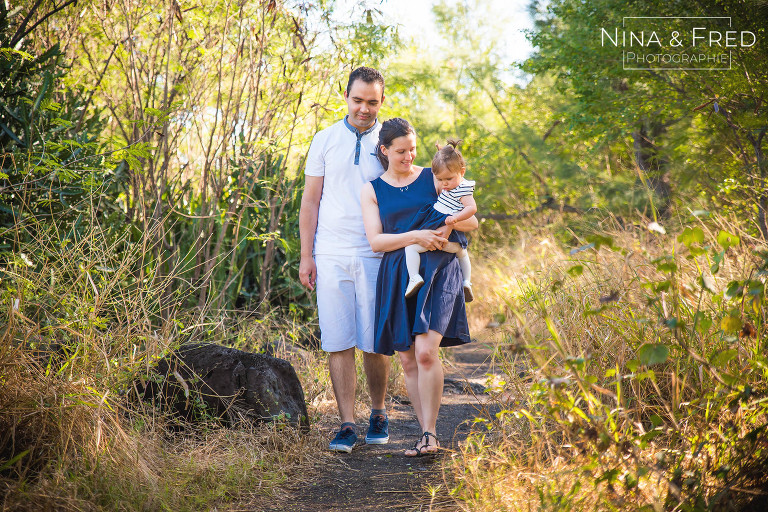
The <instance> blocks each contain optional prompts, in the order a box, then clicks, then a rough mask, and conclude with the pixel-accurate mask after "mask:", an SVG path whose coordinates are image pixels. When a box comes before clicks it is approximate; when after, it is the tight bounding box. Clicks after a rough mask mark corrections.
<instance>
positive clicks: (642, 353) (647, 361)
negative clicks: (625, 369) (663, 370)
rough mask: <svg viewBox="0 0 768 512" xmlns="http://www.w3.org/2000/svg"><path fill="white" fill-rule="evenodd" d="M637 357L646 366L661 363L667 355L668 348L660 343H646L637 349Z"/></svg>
mask: <svg viewBox="0 0 768 512" xmlns="http://www.w3.org/2000/svg"><path fill="white" fill-rule="evenodd" d="M637 357H638V359H640V362H641V363H643V364H644V365H646V366H651V365H654V364H661V363H663V362H665V361H666V360H667V358H668V357H669V348H668V347H667V346H666V345H664V344H662V343H646V344H644V345H643V346H642V347H640V349H639V350H638V351H637Z"/></svg>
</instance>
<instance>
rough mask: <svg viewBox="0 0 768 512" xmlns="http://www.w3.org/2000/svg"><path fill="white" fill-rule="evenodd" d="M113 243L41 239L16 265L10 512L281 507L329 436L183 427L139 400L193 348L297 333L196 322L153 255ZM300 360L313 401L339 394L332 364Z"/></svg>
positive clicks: (6, 465)
mask: <svg viewBox="0 0 768 512" xmlns="http://www.w3.org/2000/svg"><path fill="white" fill-rule="evenodd" d="M109 239H110V238H109V234H108V233H104V232H100V231H99V230H98V229H94V230H93V231H92V232H90V233H89V234H88V235H87V236H84V237H82V238H81V239H80V240H79V241H78V242H76V243H68V244H59V243H58V242H56V240H58V238H57V236H56V234H55V233H50V232H46V233H40V236H39V237H38V239H37V244H36V246H34V247H29V248H25V249H23V252H25V256H24V258H19V259H17V260H15V261H8V262H6V263H5V265H4V266H3V268H2V272H3V290H2V304H3V310H2V311H0V317H2V318H1V320H0V324H2V325H3V327H0V382H1V383H2V384H1V385H0V489H2V491H0V497H1V498H0V503H2V509H3V510H161V509H165V510H201V509H211V508H218V509H222V508H227V507H228V506H232V505H234V504H237V503H248V504H251V505H253V506H256V507H257V504H258V503H265V502H269V501H271V500H277V499H281V497H282V494H281V493H283V492H284V491H282V490H281V489H283V487H284V484H285V482H286V481H287V480H288V479H289V478H291V477H292V476H293V475H298V474H301V475H302V477H303V478H305V477H306V475H307V474H308V473H311V472H312V471H313V469H314V468H315V467H316V465H317V464H318V463H319V462H322V461H323V460H324V455H322V447H323V445H324V442H325V436H324V435H322V434H321V433H320V432H319V431H318V430H317V429H312V430H311V431H310V432H309V433H300V432H299V431H297V430H295V429H292V428H290V427H288V426H285V425H263V426H260V427H256V426H253V425H244V424H241V425H235V426H232V427H229V428H225V427H222V426H220V425H219V424H218V423H217V422H216V420H214V419H213V418H211V419H210V420H208V421H203V422H202V423H199V424H197V425H185V426H183V429H182V430H181V431H180V430H179V423H178V419H177V418H171V417H169V416H167V415H166V413H164V412H163V411H160V410H157V409H153V408H151V407H148V406H146V405H143V404H139V403H137V402H136V401H135V400H133V399H131V398H130V397H131V396H134V395H133V393H131V391H132V390H133V386H134V383H135V382H137V381H138V380H140V379H142V378H147V376H148V375H149V374H150V373H149V372H150V369H151V368H152V367H153V365H154V361H156V360H157V359H158V358H160V357H163V356H164V355H166V354H167V353H168V352H169V351H171V350H173V349H174V348H175V347H177V346H179V344H180V343H182V342H183V341H185V340H188V339H201V338H202V339H213V340H217V338H218V337H219V336H221V334H222V333H230V332H236V333H237V332H245V333H247V334H248V336H249V338H248V339H247V341H248V344H249V345H250V346H251V347H254V346H256V345H257V343H255V342H254V340H259V341H261V340H270V339H278V338H279V337H280V336H287V333H288V332H289V331H290V329H291V326H290V325H289V324H288V323H287V322H286V321H285V320H284V319H281V318H278V317H276V316H275V315H274V314H269V313H267V314H261V315H259V317H258V318H250V319H248V320H246V321H241V320H240V319H238V318H236V317H235V316H234V315H232V314H231V313H228V312H221V313H219V314H217V315H214V314H213V313H212V312H210V311H197V312H191V313H186V314H182V313H181V312H180V311H179V310H178V308H177V307H176V306H174V305H173V303H172V302H173V294H172V293H168V290H169V289H171V290H172V288H173V283H172V281H173V279H174V277H173V276H171V275H166V276H165V277H163V278H162V279H159V280H153V279H150V278H147V276H146V272H147V269H146V268H144V267H142V265H141V264H138V265H137V262H140V261H141V259H140V255H141V254H142V253H143V252H145V250H146V248H143V247H141V245H140V244H138V246H135V247H134V248H133V249H130V248H129V249H128V250H122V251H119V250H116V249H115V246H116V245H118V244H119V243H120V242H119V241H113V242H112V243H110V242H109ZM142 276H143V277H142ZM169 287H170V288H169ZM222 338H224V339H222V340H217V341H229V342H236V340H233V339H231V338H230V337H229V336H227V337H223V336H222ZM245 341H246V340H245V338H242V339H241V342H242V343H241V344H243V345H245V344H246V343H245ZM295 354H296V353H294V355H295ZM295 363H297V364H298V367H297V370H298V372H299V373H300V375H301V376H302V381H303V383H304V384H305V386H306V385H307V383H308V382H309V383H310V385H309V386H307V387H308V393H309V394H311V395H313V396H315V397H317V396H323V395H324V394H326V393H327V391H324V390H321V389H320V387H321V386H323V383H322V382H321V379H322V377H321V376H322V375H323V373H324V371H323V370H324V362H323V361H320V360H319V359H318V357H317V356H316V355H314V354H313V353H312V352H306V357H304V359H301V358H299V359H296V360H295ZM313 375H315V376H317V377H312V376H313ZM315 414H317V412H315ZM249 506H250V505H249Z"/></svg>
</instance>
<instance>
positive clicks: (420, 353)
mask: <svg viewBox="0 0 768 512" xmlns="http://www.w3.org/2000/svg"><path fill="white" fill-rule="evenodd" d="M415 359H416V364H417V365H418V367H419V368H424V369H429V368H431V367H432V366H434V365H435V364H437V363H439V362H440V356H439V354H438V350H437V348H436V347H434V348H433V347H428V346H422V347H419V346H418V345H416V358H415Z"/></svg>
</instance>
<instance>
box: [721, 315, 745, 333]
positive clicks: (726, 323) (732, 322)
mask: <svg viewBox="0 0 768 512" xmlns="http://www.w3.org/2000/svg"><path fill="white" fill-rule="evenodd" d="M720 329H722V330H723V331H724V332H735V331H740V330H741V318H739V317H738V316H725V317H723V319H722V320H720Z"/></svg>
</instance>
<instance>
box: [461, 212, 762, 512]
mask: <svg viewBox="0 0 768 512" xmlns="http://www.w3.org/2000/svg"><path fill="white" fill-rule="evenodd" d="M684 221H685V225H684V226H685V227H687V228H688V231H684V230H683V227H684V226H680V228H678V229H674V231H675V233H674V234H660V233H658V232H654V231H649V230H648V229H647V228H646V226H647V225H648V224H649V223H650V222H649V221H644V222H641V223H639V224H638V225H635V226H621V225H620V224H619V223H618V222H616V221H615V220H614V219H611V218H608V219H606V220H605V221H603V222H602V223H601V225H600V229H601V231H600V235H599V237H598V238H591V240H592V241H593V242H594V241H599V242H601V245H602V246H601V247H599V248H598V250H596V249H595V248H594V247H587V244H588V240H585V239H583V238H580V237H578V236H576V234H575V233H574V232H572V231H571V232H568V233H567V236H569V237H572V240H571V245H572V246H573V247H577V248H578V247H581V248H582V250H581V251H578V252H574V253H573V254H567V253H565V252H564V251H563V250H561V249H560V248H559V246H560V244H559V243H558V242H557V241H556V240H555V239H554V238H553V232H552V231H550V230H539V231H538V232H528V234H527V235H526V236H524V237H522V238H521V239H520V240H519V241H518V243H517V244H516V246H515V248H514V249H513V250H512V251H511V252H509V251H508V250H503V249H502V250H500V249H498V248H497V249H490V250H489V251H487V252H486V253H485V254H484V256H483V259H482V261H480V260H479V259H476V261H478V266H477V268H478V271H477V276H478V277H477V279H476V281H477V282H478V284H480V289H483V290H486V293H485V294H484V296H485V298H489V299H490V300H487V301H483V303H481V304H478V305H476V306H474V309H473V312H474V315H475V316H476V319H477V320H476V322H477V323H480V322H481V321H487V320H488V319H493V321H495V322H497V323H499V324H500V325H499V327H498V328H496V331H497V336H498V339H499V341H500V343H499V345H498V346H499V350H498V353H497V362H498V364H499V365H501V366H502V367H507V368H509V372H508V374H509V378H508V382H506V383H503V384H502V386H501V389H499V390H498V392H499V393H498V396H499V399H500V402H501V407H502V409H503V410H502V413H500V414H499V415H498V417H497V419H496V421H494V422H490V423H488V425H487V427H488V428H487V432H486V433H484V434H481V435H475V436H474V437H473V438H471V439H470V441H469V442H468V443H467V444H466V445H465V446H464V448H463V450H462V453H461V456H460V457H455V458H454V459H453V460H452V462H451V464H450V471H452V473H453V475H454V476H455V477H456V478H457V484H456V485H455V486H454V493H455V494H456V496H458V497H459V498H460V500H462V501H463V502H464V503H465V506H466V508H467V510H473V511H475V510H489V511H490V510H530V509H545V510H594V509H597V510H637V509H641V508H642V509H647V510H705V509H706V510H710V509H714V510H738V509H741V508H742V507H744V506H748V505H749V504H750V503H751V504H752V506H758V507H759V506H760V505H755V504H756V503H764V502H760V501H753V500H760V499H762V498H761V497H763V496H765V493H766V491H767V490H768V488H767V487H766V475H765V472H764V471H763V470H760V469H759V468H760V466H761V465H762V464H764V463H765V455H764V454H763V452H764V448H765V447H766V446H768V445H767V444H766V443H767V441H766V438H765V434H764V428H765V425H766V420H767V417H766V414H765V409H764V407H763V405H762V402H763V400H764V398H763V397H764V396H765V391H766V390H765V385H764V382H765V380H764V379H765V375H764V359H763V355H762V354H763V350H764V343H765V339H766V337H765V332H764V328H763V325H764V321H765V307H764V302H763V297H764V293H765V292H764V286H763V284H762V283H763V282H764V276H765V272H764V266H765V261H764V259H763V257H762V256H761V255H760V253H759V250H761V249H762V250H764V249H765V248H764V247H763V246H762V245H760V244H759V243H758V241H757V240H755V239H752V238H750V237H749V236H747V235H746V234H745V233H743V232H738V228H737V225H736V224H735V223H732V222H727V220H725V219H718V218H715V219H712V218H709V219H703V220H700V219H697V218H691V219H684ZM668 224H670V226H671V222H669V223H668ZM668 227H669V226H668ZM696 229H698V230H701V235H699V232H698V231H695V230H696ZM721 230H722V231H726V232H729V233H733V234H736V233H738V235H740V237H741V238H740V244H736V245H732V246H730V247H726V248H723V247H721V245H719V244H718V239H719V240H720V241H721V242H722V241H723V240H724V239H723V235H722V234H721ZM671 231H672V230H671ZM691 233H693V234H694V235H691V236H692V238H691V237H690V236H689V235H690V234H691ZM678 235H680V236H679V237H678ZM687 236H688V238H686V237H687ZM600 237H602V238H600ZM718 237H720V238H718ZM725 245H728V243H727V242H725ZM608 246H613V248H614V249H613V250H611V249H607V247H608ZM721 249H722V250H723V251H724V257H723V258H722V262H721V263H720V264H719V265H718V266H719V268H716V267H714V266H713V265H712V264H713V260H714V259H715V258H716V257H717V253H718V252H719V251H720V250H721ZM476 253H478V251H476ZM672 262H674V263H675V268H674V270H672V267H670V266H664V264H666V263H672ZM761 269H763V270H761ZM701 276H704V279H703V280H702V279H701ZM750 280H751V281H750ZM734 282H737V283H741V286H742V287H743V289H744V290H746V289H749V290H750V291H743V293H741V294H739V293H736V292H735V291H734V290H735V288H734V285H733V283H734ZM491 297H494V298H491ZM737 320H738V323H737V324H735V322H736V321H737ZM492 325H494V324H492ZM657 349H658V351H659V352H655V350H657ZM522 363H524V364H526V365H528V366H529V367H530V368H531V370H530V373H529V374H526V375H523V376H520V375H518V373H517V372H516V371H514V369H515V368H517V367H518V366H519V365H520V364H522Z"/></svg>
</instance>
